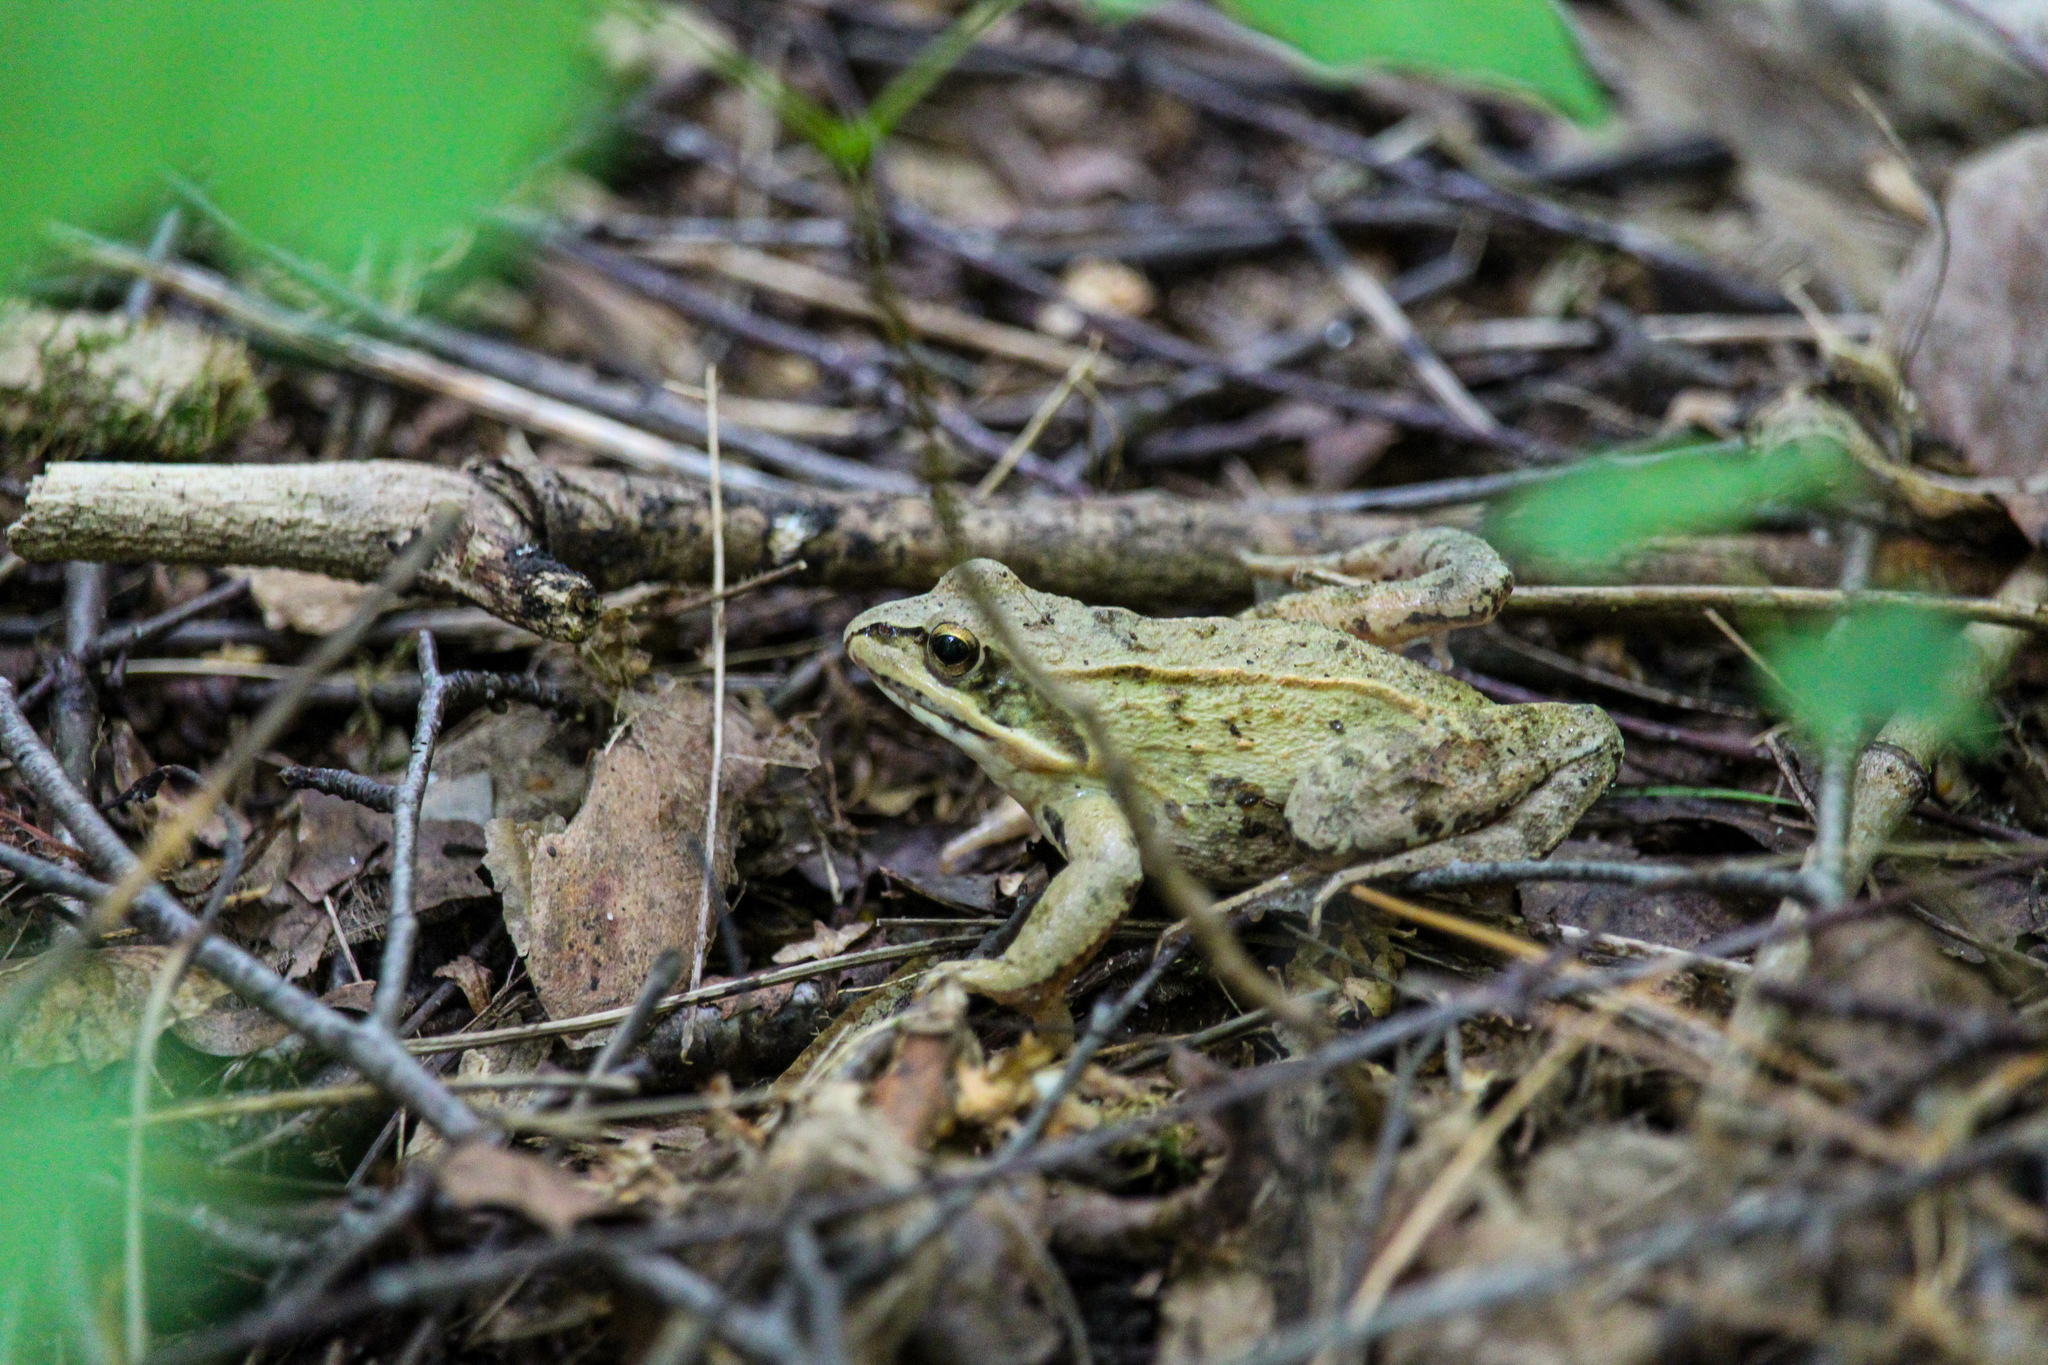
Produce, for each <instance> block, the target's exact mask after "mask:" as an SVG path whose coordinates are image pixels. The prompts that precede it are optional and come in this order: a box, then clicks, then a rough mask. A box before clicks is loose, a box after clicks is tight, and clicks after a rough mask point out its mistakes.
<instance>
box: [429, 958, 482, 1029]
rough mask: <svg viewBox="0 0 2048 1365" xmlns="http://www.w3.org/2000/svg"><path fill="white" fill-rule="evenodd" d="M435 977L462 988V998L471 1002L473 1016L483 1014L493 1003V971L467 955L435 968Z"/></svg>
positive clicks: (470, 1007) (470, 1008) (470, 1009)
mask: <svg viewBox="0 0 2048 1365" xmlns="http://www.w3.org/2000/svg"><path fill="white" fill-rule="evenodd" d="M434 975H435V976H437V977H445V978H446V979H447V980H450V981H453V982H454V983H455V984H456V985H457V986H459V987H461V988H462V998H463V999H464V1000H467V1001H468V1002H469V1011H470V1013H471V1014H482V1013H483V1012H484V1009H485V1007H486V1006H488V1005H489V1004H490V1003H491V969H490V968H489V967H486V966H484V964H483V963H481V962H478V961H477V960H476V959H475V958H473V957H471V956H470V955H469V954H467V953H464V954H463V955H462V956H461V957H458V958H456V959H455V960H454V961H453V962H444V963H442V964H441V965H440V966H438V967H436V968H434Z"/></svg>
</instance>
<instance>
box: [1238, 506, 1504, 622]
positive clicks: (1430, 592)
mask: <svg viewBox="0 0 2048 1365" xmlns="http://www.w3.org/2000/svg"><path fill="white" fill-rule="evenodd" d="M1243 559H1244V562H1245V566H1246V567H1247V568H1249V569H1250V570H1251V571H1252V574H1253V576H1254V577H1255V578H1260V579H1265V580H1268V581H1270V580H1273V579H1280V580H1284V581H1285V582H1287V583H1288V584H1290V585H1291V586H1293V587H1295V588H1299V589H1303V591H1298V592H1290V593H1288V594H1287V595H1286V596H1284V597H1276V598H1274V599H1273V600H1271V601H1267V602H1261V603H1260V604H1259V605H1258V606H1256V607H1253V608H1252V609H1251V610H1250V611H1248V612H1246V613H1245V615H1246V616H1247V617H1251V618H1266V619H1279V620H1286V621H1314V622H1317V623H1318V624H1321V625H1326V626H1332V627H1335V628H1336V629H1338V630H1344V631H1349V632H1350V633H1351V634H1353V635H1356V636H1358V637H1359V638H1361V639H1363V640H1368V641H1370V642H1371V643H1373V644H1376V645H1380V646H1383V647H1385V648H1389V649H1392V648H1394V647H1396V646H1398V645H1402V644H1405V643H1407V642H1408V641H1410V640H1418V639H1421V638H1422V637H1424V636H1426V635H1437V634H1441V633H1442V632H1444V631H1447V630H1457V629H1459V628H1461V627H1464V626H1480V625H1485V624H1486V623H1487V622H1488V621H1491V620H1492V619H1493V618H1494V616H1495V615H1496V614H1497V613H1498V612H1499V611H1500V608H1501V604H1502V603H1503V602H1506V601H1507V600H1508V594H1509V593H1510V592H1512V591H1513V590H1514V586H1515V576H1514V573H1513V571H1511V570H1510V569H1509V568H1508V566H1507V563H1506V561H1504V560H1503V559H1501V557H1500V555H1499V554H1498V553H1497V552H1496V551H1495V550H1494V548H1493V547H1492V546H1491V545H1488V544H1487V543H1486V542H1485V541H1483V540H1481V539H1480V538H1479V537H1478V536H1475V535H1470V534H1467V533H1466V532H1464V531H1458V530H1454V529H1452V528H1450V527H1448V526H1431V527H1425V528H1423V529H1422V530H1418V531H1410V532H1408V533H1406V534H1405V535H1398V536H1389V537H1387V538H1386V539H1383V540H1372V541H1367V542H1366V543H1365V544H1363V545H1359V546H1356V547H1354V548H1352V549H1349V550H1343V551H1339V552H1338V553H1336V554H1328V555H1312V556H1307V557H1302V558H1291V557H1287V556H1280V555H1245V556H1243ZM1316 583H1320V584H1323V585H1324V586H1322V587H1310V586H1309V585H1311V584H1316Z"/></svg>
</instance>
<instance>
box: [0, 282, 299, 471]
mask: <svg viewBox="0 0 2048 1365" xmlns="http://www.w3.org/2000/svg"><path fill="white" fill-rule="evenodd" d="M263 413H264V403H263V392H262V389H261V388H260V386H259V385H258V384H257V381H256V373H255V370H254V368H253V367H252V366H251V364H250V362H249V354H248V351H247V349H246V348H245V347H244V346H243V345H242V344H241V343H240V342H239V341H236V340H234V339H232V338H228V337H222V336H217V335H214V334H213V333H210V332H207V331H204V330H202V329H200V328H198V327H196V326H194V325H192V324H191V323H187V322H181V321H177V320H173V319H157V318H153V319H149V320H146V321H143V322H140V323H131V322H129V321H127V320H126V319H125V318H121V317H119V316H115V315H112V314H106V313H58V312H53V311H50V310H48V309H44V308H36V307H32V306H29V305H25V304H13V305H0V437H4V439H5V442H6V450H7V460H6V462H7V464H8V466H9V467H10V469H11V470H12V471H13V472H16V473H20V472H25V471H26V470H27V469H30V468H37V467H40V466H42V465H44V464H47V463H49V462H50V461H53V460H72V459H81V458H101V459H131V460H196V459H204V458H207V457H209V456H217V455H218V453H219V451H220V449H221V447H223V446H225V445H227V444H229V443H231V442H232V441H234V440H235V439H236V438H237V437H238V436H240V435H241V433H242V432H243V431H244V430H246V429H247V428H248V426H249V424H250V423H252V422H254V421H255V420H257V419H258V418H260V417H261V416H263Z"/></svg>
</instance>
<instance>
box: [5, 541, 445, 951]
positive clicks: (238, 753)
mask: <svg viewBox="0 0 2048 1365" xmlns="http://www.w3.org/2000/svg"><path fill="white" fill-rule="evenodd" d="M461 520H462V514H461V511H460V509H457V508H452V507H441V508H437V509H435V510H434V511H433V513H432V515H431V518H430V521H429V525H428V527H427V529H426V530H425V531H422V532H421V533H420V534H419V535H417V536H416V537H414V539H413V543H412V544H411V545H409V546H407V547H406V549H405V551H404V553H402V554H401V555H399V557H398V558H397V560H396V561H394V562H393V563H392V565H391V568H390V569H389V570H388V571H387V572H386V573H385V574H384V576H383V577H382V578H381V579H379V580H378V583H377V586H376V587H375V588H373V589H372V590H371V591H370V592H369V593H367V594H365V595H364V597H363V600H362V601H361V602H360V603H358V604H357V606H356V609H355V611H354V612H353V613H352V614H351V615H350V617H349V619H348V621H347V623H346V624H344V625H343V626H342V628H341V629H340V630H337V631H335V632H334V633H333V634H331V635H329V636H327V637H326V638H325V639H323V640H321V641H320V643H319V644H318V645H316V646H315V647H314V648H313V651H312V652H311V653H310V654H308V655H307V656H306V658H305V659H304V660H303V661H302V662H301V663H300V664H299V665H298V666H297V667H296V668H295V669H294V670H293V672H292V676H291V677H290V678H289V679H287V680H286V682H285V685H284V687H283V688H281V689H280V690H279V692H278V694H277V695H276V696H275V697H274V698H272V699H271V701H270V702H269V704H268V705H266V706H265V707H264V708H263V710H262V711H261V712H260V713H259V714H258V715H257V716H256V718H255V719H254V720H253V721H251V722H250V724H249V728H248V729H247V730H245V731H243V733H242V734H241V736H240V737H239V738H238V739H237V740H236V741H235V744H234V747H233V748H231V749H230V750H229V751H228V753H227V756H226V757H225V758H223V759H222V760H221V762H220V763H219V764H218V765H216V766H215V768H214V769H213V771H212V772H211V773H209V774H208V776H207V780H206V783H205V785H204V786H202V787H201V788H200V789H199V791H198V792H197V793H196V794H195V795H193V796H192V797H191V799H189V800H187V801H185V802H184V803H182V804H181V805H180V806H179V807H178V810H177V812H176V814H175V815H173V816H172V818H170V819H169V820H166V821H164V822H163V823H162V824H160V825H158V826H157V828H156V829H155V831H154V832H153V833H152V834H151V836H150V840H149V844H148V845H147V847H145V848H144V849H143V851H142V854H141V856H140V857H137V856H136V855H134V854H132V853H130V852H129V851H128V847H127V845H125V844H123V843H122V842H121V841H120V840H119V839H118V838H111V843H110V845H109V846H108V847H107V848H106V849H104V850H93V851H92V852H93V856H94V860H95V862H97V863H99V864H100V865H101V866H102V867H118V868H119V869H120V870H121V875H120V879H119V881H118V882H117V883H116V884H115V886H114V889H113V890H112V891H111V892H110V893H109V894H108V895H107V897H106V899H105V900H103V901H101V902H100V904H99V905H98V906H96V907H94V910H93V922H92V929H91V935H92V936H94V937H97V936H99V935H101V934H104V933H106V932H107V930H108V929H110V928H112V927H113V926H114V925H115V924H117V923H119V922H120V918H121V916H122V915H123V914H125V913H126V912H127V909H128V906H129V904H130V903H131V902H132V901H134V900H135V898H136V896H137V895H138V894H139V893H140V892H141V891H142V889H143V888H144V887H146V886H148V885H150V884H151V879H152V878H153V877H155V876H156V874H157V873H158V872H159V871H161V870H162V869H164V868H166V867H168V866H170V865H171V864H173V863H174V862H176V861H177V860H178V859H180V858H182V857H184V855H185V851H186V849H187V848H188V847H189V846H190V843H191V839H192V836H193V835H194V834H195V833H196V832H197V831H198V830H199V828H200V826H202V825H204V824H205V823H206V821H207V820H209V819H210V818H212V816H213V813H214V811H215V810H217V809H218V808H219V807H220V805H221V804H222V803H223V802H224V801H225V800H226V799H227V794H228V790H229V788H230V787H231V786H232V785H233V784H234V783H236V782H238V781H240V780H241V777H242V775H243V774H244V773H246V772H247V771H248V770H249V768H250V767H251V766H252V765H253V764H254V763H255V761H256V758H257V756H258V755H259V754H261V753H263V752H264V751H265V750H266V749H268V748H270V746H271V745H273V744H275V743H276V742H277V740H278V738H279V736H281V735H282V734H284V732H285V731H286V729H288V728H289V727H290V725H291V723H292V721H293V719H294V718H295V717H296V716H297V714H298V710H299V704H300V699H301V698H302V697H303V696H304V694H305V693H306V692H307V691H309V690H310V689H311V688H312V686H313V684H314V683H315V682H317V681H318V680H319V678H320V677H321V675H323V674H325V673H327V672H329V671H330V670H332V669H333V668H334V667H335V666H336V665H337V664H339V663H340V662H341V661H342V660H343V659H345V658H347V657H348V656H349V654H351V653H352V652H354V650H355V647H356V644H357V643H358V642H359V641H360V640H361V639H362V637H363V634H364V633H365V632H366V631H367V630H368V629H369V627H370V623H371V622H372V621H374V620H376V618H377V616H378V615H379V614H380V613H382V612H384V611H385V610H387V609H388V608H389V607H390V605H391V603H392V602H393V601H395V600H396V599H397V597H398V595H399V593H401V592H402V591H404V589H405V588H406V587H407V586H408V585H410V584H411V582H412V580H413V579H414V578H416V577H418V575H419V572H420V570H422V569H424V568H425V567H426V565H427V563H428V562H429V561H430V560H431V559H433V558H434V556H435V555H437V554H439V553H440V551H441V547H442V546H443V545H445V544H447V542H448V540H449V539H450V537H452V536H453V535H454V533H455V528H456V527H457V526H458V525H459V524H460V523H461ZM7 704H8V705H9V706H13V704H14V698H13V696H12V693H11V691H10V693H9V694H8V696H7ZM110 837H111V836H110ZM174 903H175V902H174ZM181 913H182V912H181Z"/></svg>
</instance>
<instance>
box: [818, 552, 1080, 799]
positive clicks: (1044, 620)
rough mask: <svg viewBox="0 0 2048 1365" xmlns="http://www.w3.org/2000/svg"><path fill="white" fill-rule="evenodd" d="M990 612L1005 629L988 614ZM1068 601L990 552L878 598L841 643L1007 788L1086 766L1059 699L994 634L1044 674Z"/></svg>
mask: <svg viewBox="0 0 2048 1365" xmlns="http://www.w3.org/2000/svg"><path fill="white" fill-rule="evenodd" d="M991 610H994V611H1000V612H1002V614H1003V621H1004V622H1005V623H1006V624H1007V626H1008V630H1007V631H1004V630H1001V629H998V628H997V627H996V625H995V624H994V623H993V622H992V621H990V619H989V615H988V613H989V612H990V611H991ZM1076 610H1083V611H1085V608H1081V607H1080V606H1079V604H1078V603H1074V602H1070V601H1068V600H1067V599H1065V598H1062V597H1054V596H1052V595H1050V594H1048V593H1040V592H1033V591H1032V590H1031V589H1029V588H1027V587H1025V586H1024V584H1023V582H1022V581H1021V580H1019V579H1018V577H1017V575H1015V574H1013V573H1011V572H1010V571H1009V570H1008V569H1006V568H1004V567H1003V566H1002V565H1000V564H998V563H996V562H995V561H994V560H992V559H974V560H969V561H968V562H967V563H965V564H962V565H961V566H960V567H958V568H957V569H954V570H953V571H952V572H951V573H949V574H947V575H946V576H945V577H944V578H942V579H940V580H939V584H938V586H937V587H935V588H933V589H932V590H931V591H930V592H928V593H926V594H925V595H924V596H922V597H906V598H904V599H903V600H902V601H900V602H885V603H883V604H882V605H881V606H879V607H875V608H873V609H872V610H870V611H865V612H863V613H861V614H860V615H859V616H856V617H855V618H854V619H853V622H852V624H851V625H849V626H847V628H846V652H847V653H848V654H849V655H851V656H852V658H853V661H854V662H855V663H857V664H859V665H860V666H861V667H862V668H864V669H866V670H867V672H868V675H869V676H870V677H872V678H873V679H874V680H875V682H876V684H877V685H878V686H879V687H880V688H881V689H882V690H883V691H884V692H886V693H887V694H888V695H889V699H890V700H891V701H893V702H895V703H896V704H897V705H898V706H901V707H902V708H903V709H904V710H906V711H908V712H910V714H911V715H913V716H916V717H917V718H918V719H919V720H921V721H923V722H924V723H925V724H926V725H929V726H930V727H931V728H932V729H934V730H936V731H938V732H939V733H940V734H942V735H944V736H945V737H946V738H947V739H949V740H951V741H953V743H955V744H957V745H959V746H960V747H961V748H962V749H964V750H966V751H967V752H968V753H969V754H971V755H972V756H973V757H974V760H975V761H976V762H978V763H979V764H981V766H982V767H983V768H984V769H986V770H987V772H988V773H989V775H990V776H991V777H993V778H995V780H996V782H997V783H998V785H1002V786H1005V787H1008V786H1009V785H1010V783H1011V782H1012V781H1013V780H1014V779H1015V778H1017V777H1019V776H1023V775H1036V776H1046V777H1051V776H1058V775H1062V774H1068V773H1077V772H1080V771H1081V770H1082V769H1083V768H1084V767H1086V765H1087V746H1086V745H1085V744H1084V743H1083V741H1082V739H1081V735H1080V733H1079V731H1078V730H1077V729H1076V727H1075V725H1074V723H1073V721H1072V720H1071V719H1070V718H1069V717H1068V715H1067V713H1066V712H1065V711H1064V710H1063V709H1061V707H1060V706H1059V705H1058V704H1057V703H1055V702H1054V701H1052V700H1051V699H1050V698H1047V697H1045V696H1043V695H1041V694H1040V692H1039V690H1038V688H1037V687H1036V686H1035V685H1034V684H1033V683H1032V681H1031V679H1030V677H1029V676H1028V675H1026V674H1025V672H1024V671H1023V670H1022V669H1020V668H1019V667H1017V664H1016V662H1015V660H1014V659H1012V658H1011V657H1010V652H1009V648H1008V647H1007V646H1006V645H1005V643H1004V640H1005V638H1006V637H1007V638H1008V639H1009V640H1011V641H1014V642H1015V643H1016V644H1017V645H1018V646H1019V647H1021V648H1025V649H1030V650H1032V651H1033V662H1034V663H1035V664H1036V665H1037V666H1038V667H1039V668H1040V669H1042V670H1045V671H1047V672H1050V673H1051V674H1053V675H1054V676H1057V674H1058V666H1059V664H1060V662H1061V660H1062V658H1063V656H1064V652H1065V651H1064V649H1063V648H1062V646H1061V644H1060V637H1061V635H1062V630H1061V623H1062V620H1063V618H1064V616H1065V615H1066V614H1067V613H1068V612H1071V611H1076Z"/></svg>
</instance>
